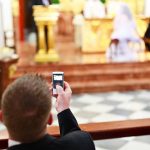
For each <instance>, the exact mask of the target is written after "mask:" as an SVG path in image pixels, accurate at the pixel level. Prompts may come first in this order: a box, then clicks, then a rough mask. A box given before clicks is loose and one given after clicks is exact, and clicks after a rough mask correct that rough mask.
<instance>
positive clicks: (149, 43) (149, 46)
mask: <svg viewBox="0 0 150 150" xmlns="http://www.w3.org/2000/svg"><path fill="white" fill-rule="evenodd" d="M144 42H145V48H146V51H150V21H149V24H148V26H147V29H146V32H145V34H144Z"/></svg>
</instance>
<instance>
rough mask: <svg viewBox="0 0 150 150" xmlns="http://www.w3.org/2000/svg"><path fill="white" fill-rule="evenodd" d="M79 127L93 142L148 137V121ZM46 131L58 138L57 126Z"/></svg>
mask: <svg viewBox="0 0 150 150" xmlns="http://www.w3.org/2000/svg"><path fill="white" fill-rule="evenodd" d="M80 127H81V129H82V130H84V131H87V132H89V133H90V134H91V136H92V138H93V140H101V139H112V138H121V137H130V136H140V135H150V119H138V120H126V121H113V122H99V123H88V124H81V125H80ZM47 131H48V133H49V134H50V135H52V136H55V137H59V136H60V134H59V127H58V126H51V127H48V128H47ZM7 147H8V134H7V131H1V132H0V149H4V148H7Z"/></svg>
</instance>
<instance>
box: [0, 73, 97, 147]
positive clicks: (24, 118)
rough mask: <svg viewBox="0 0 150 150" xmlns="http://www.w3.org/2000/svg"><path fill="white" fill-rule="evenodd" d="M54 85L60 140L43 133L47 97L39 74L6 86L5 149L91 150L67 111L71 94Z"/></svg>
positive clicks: (67, 88) (48, 104)
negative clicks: (7, 140)
mask: <svg viewBox="0 0 150 150" xmlns="http://www.w3.org/2000/svg"><path fill="white" fill-rule="evenodd" d="M64 84H65V87H64V89H63V88H62V87H61V86H59V85H57V86H56V89H57V92H58V96H57V98H56V105H55V107H56V110H57V112H58V121H59V126H60V134H61V137H60V138H59V139H57V138H54V137H52V136H50V135H48V134H47V131H46V126H47V122H48V120H49V116H50V110H51V94H50V91H51V90H50V88H49V86H48V84H47V82H46V81H45V80H44V79H43V78H42V77H41V76H39V75H32V74H28V75H25V76H22V77H21V78H19V79H17V80H16V81H14V82H13V83H12V84H10V85H9V86H8V87H7V89H6V90H5V92H4V93H3V96H2V105H1V106H2V113H1V114H2V117H0V118H2V121H3V123H4V124H5V125H6V127H7V130H8V133H9V148H8V150H95V147H94V144H93V141H92V139H91V137H90V135H89V134H88V133H86V132H84V131H81V130H80V128H79V126H78V123H77V121H76V119H75V117H74V116H73V114H72V113H71V110H70V109H69V106H70V99H71V95H72V91H71V89H70V86H69V84H68V83H67V82H65V83H64Z"/></svg>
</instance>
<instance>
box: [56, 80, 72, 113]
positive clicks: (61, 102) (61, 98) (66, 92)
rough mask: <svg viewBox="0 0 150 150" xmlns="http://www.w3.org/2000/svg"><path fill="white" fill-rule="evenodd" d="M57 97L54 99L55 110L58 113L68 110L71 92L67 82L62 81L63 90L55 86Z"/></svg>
mask: <svg viewBox="0 0 150 150" xmlns="http://www.w3.org/2000/svg"><path fill="white" fill-rule="evenodd" d="M56 90H57V93H58V96H57V97H56V105H55V107H56V110H57V112H58V113H60V112H62V111H64V110H66V109H68V108H69V107H70V100H71V96H72V90H71V88H70V86H69V84H68V83H67V82H65V81H64V89H63V88H62V87H61V86H59V85H56Z"/></svg>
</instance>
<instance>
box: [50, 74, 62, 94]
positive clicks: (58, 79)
mask: <svg viewBox="0 0 150 150" xmlns="http://www.w3.org/2000/svg"><path fill="white" fill-rule="evenodd" d="M52 82H53V89H52V93H53V95H57V94H58V93H57V90H56V85H60V86H61V87H62V88H64V72H52Z"/></svg>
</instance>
